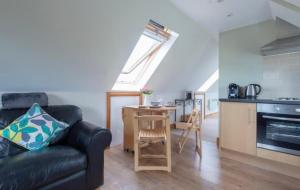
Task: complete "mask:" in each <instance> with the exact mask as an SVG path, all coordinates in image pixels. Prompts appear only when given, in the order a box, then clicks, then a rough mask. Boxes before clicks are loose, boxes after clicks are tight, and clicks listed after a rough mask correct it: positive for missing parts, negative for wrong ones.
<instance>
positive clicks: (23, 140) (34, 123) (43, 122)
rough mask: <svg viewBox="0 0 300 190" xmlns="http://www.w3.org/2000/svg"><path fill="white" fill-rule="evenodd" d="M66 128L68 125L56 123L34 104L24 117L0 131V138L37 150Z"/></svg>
mask: <svg viewBox="0 0 300 190" xmlns="http://www.w3.org/2000/svg"><path fill="white" fill-rule="evenodd" d="M67 127H69V125H68V124H66V123H64V122H60V121H57V120H56V119H54V118H53V117H51V116H50V115H49V114H47V113H46V112H45V111H44V110H43V109H42V108H41V107H40V105H39V104H37V103H35V104H33V105H32V106H31V108H30V109H29V110H28V111H27V112H26V113H25V114H24V115H22V116H20V117H19V118H18V119H16V120H15V121H13V122H12V123H11V124H10V125H8V126H7V127H6V128H4V129H3V130H0V136H2V137H4V138H6V139H7V140H9V141H11V142H14V143H16V144H17V145H20V146H22V147H24V148H26V149H28V150H37V149H40V148H42V147H45V146H48V145H49V144H50V143H51V141H52V140H54V139H56V137H57V136H59V135H60V133H61V132H62V131H63V130H64V129H66V128H67Z"/></svg>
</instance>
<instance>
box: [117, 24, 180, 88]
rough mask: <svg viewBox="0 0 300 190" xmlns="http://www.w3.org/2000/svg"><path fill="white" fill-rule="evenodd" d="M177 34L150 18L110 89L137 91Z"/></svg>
mask: <svg viewBox="0 0 300 190" xmlns="http://www.w3.org/2000/svg"><path fill="white" fill-rule="evenodd" d="M177 37H178V34H176V33H175V32H172V31H170V30H169V29H167V28H165V27H164V26H162V25H160V24H157V23H156V22H154V21H152V20H150V21H149V23H148V24H147V25H146V27H145V30H144V32H143V33H142V35H141V36H140V38H139V40H138V42H137V44H136V46H135V47H134V49H133V51H132V53H131V55H130V56H129V58H128V60H127V62H126V64H125V66H124V67H123V69H122V71H121V73H120V75H119V77H118V79H117V81H116V82H115V84H114V86H113V88H112V90H120V91H139V90H140V89H141V88H143V87H144V86H145V85H146V83H147V82H148V80H149V79H150V77H151V76H152V74H153V73H154V71H155V70H156V68H157V67H158V65H159V64H160V62H161V61H162V60H163V58H164V57H165V55H166V54H167V52H168V51H169V49H170V48H171V46H172V45H173V44H174V42H175V40H176V38H177Z"/></svg>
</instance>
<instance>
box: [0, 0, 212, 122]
mask: <svg viewBox="0 0 300 190" xmlns="http://www.w3.org/2000/svg"><path fill="white" fill-rule="evenodd" d="M149 19H153V20H155V21H157V22H159V23H161V24H164V25H165V26H167V27H169V28H170V29H172V30H174V31H175V32H177V33H179V35H180V36H179V38H178V39H177V41H176V42H175V44H174V46H173V47H172V48H171V50H170V51H169V53H168V54H167V56H166V57H165V59H164V60H163V61H162V63H161V65H160V66H159V67H158V69H157V71H156V72H155V73H154V75H153V77H152V78H151V79H150V81H149V83H148V84H147V86H149V88H152V89H153V90H154V91H156V92H158V93H159V94H162V95H163V96H165V97H166V99H171V98H170V97H172V96H171V95H170V94H179V93H180V92H181V91H184V90H196V89H198V88H199V86H201V84H202V83H203V82H204V81H205V80H206V79H207V77H206V75H207V73H212V72H214V71H215V70H216V69H217V67H218V59H217V55H218V42H217V41H216V40H215V39H214V38H213V36H212V35H211V34H209V33H207V32H206V31H205V29H203V28H202V27H201V26H199V25H198V24H197V23H196V22H194V21H192V20H191V19H189V18H188V17H187V16H185V15H184V14H182V13H181V12H180V11H179V10H177V8H175V7H174V6H173V5H172V4H171V3H170V2H169V1H161V0H152V1H147V0H127V1H122V0H109V1H99V0H51V1H40V0H22V1H19V0H9V1H0V64H1V69H0V92H31V91H46V92H48V93H49V95H50V103H51V104H75V105H78V106H80V107H82V109H83V112H84V118H85V119H86V120H89V121H90V122H93V123H95V124H98V125H101V126H105V122H106V121H105V117H106V113H105V105H106V102H105V92H106V91H108V90H110V89H111V88H112V86H113V83H114V82H115V80H116V79H117V77H118V75H119V73H120V71H121V69H122V67H123V66H124V64H125V62H126V60H127V58H128V56H129V55H130V52H131V51H132V49H133V48H134V46H135V44H136V42H137V40H138V38H139V36H140V34H141V33H142V31H143V29H144V26H145V24H147V22H148V20H149ZM172 99H173V97H172Z"/></svg>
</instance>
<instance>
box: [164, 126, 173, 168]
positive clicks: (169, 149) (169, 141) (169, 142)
mask: <svg viewBox="0 0 300 190" xmlns="http://www.w3.org/2000/svg"><path fill="white" fill-rule="evenodd" d="M165 146H166V153H167V171H168V172H171V170H172V159H171V151H172V150H171V131H170V129H167V140H166V144H165Z"/></svg>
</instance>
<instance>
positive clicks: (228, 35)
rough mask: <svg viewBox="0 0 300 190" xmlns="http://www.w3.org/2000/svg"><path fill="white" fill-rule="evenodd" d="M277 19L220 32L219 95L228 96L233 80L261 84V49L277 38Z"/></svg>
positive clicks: (234, 81)
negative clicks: (229, 86)
mask: <svg viewBox="0 0 300 190" xmlns="http://www.w3.org/2000/svg"><path fill="white" fill-rule="evenodd" d="M276 35H277V29H276V24H275V21H271V20H270V21H266V22H262V23H259V24H255V25H251V26H247V27H243V28H239V29H235V30H231V31H228V32H223V33H221V34H220V57H219V64H220V65H219V74H220V78H219V96H220V97H221V98H224V97H227V93H228V92H227V89H228V85H229V84H230V83H237V84H238V85H241V86H245V85H248V84H251V83H258V84H261V81H262V78H263V57H262V56H261V54H260V48H261V47H262V46H264V45H266V44H268V43H270V42H272V41H273V40H275V39H276V37H277V36H276Z"/></svg>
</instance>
